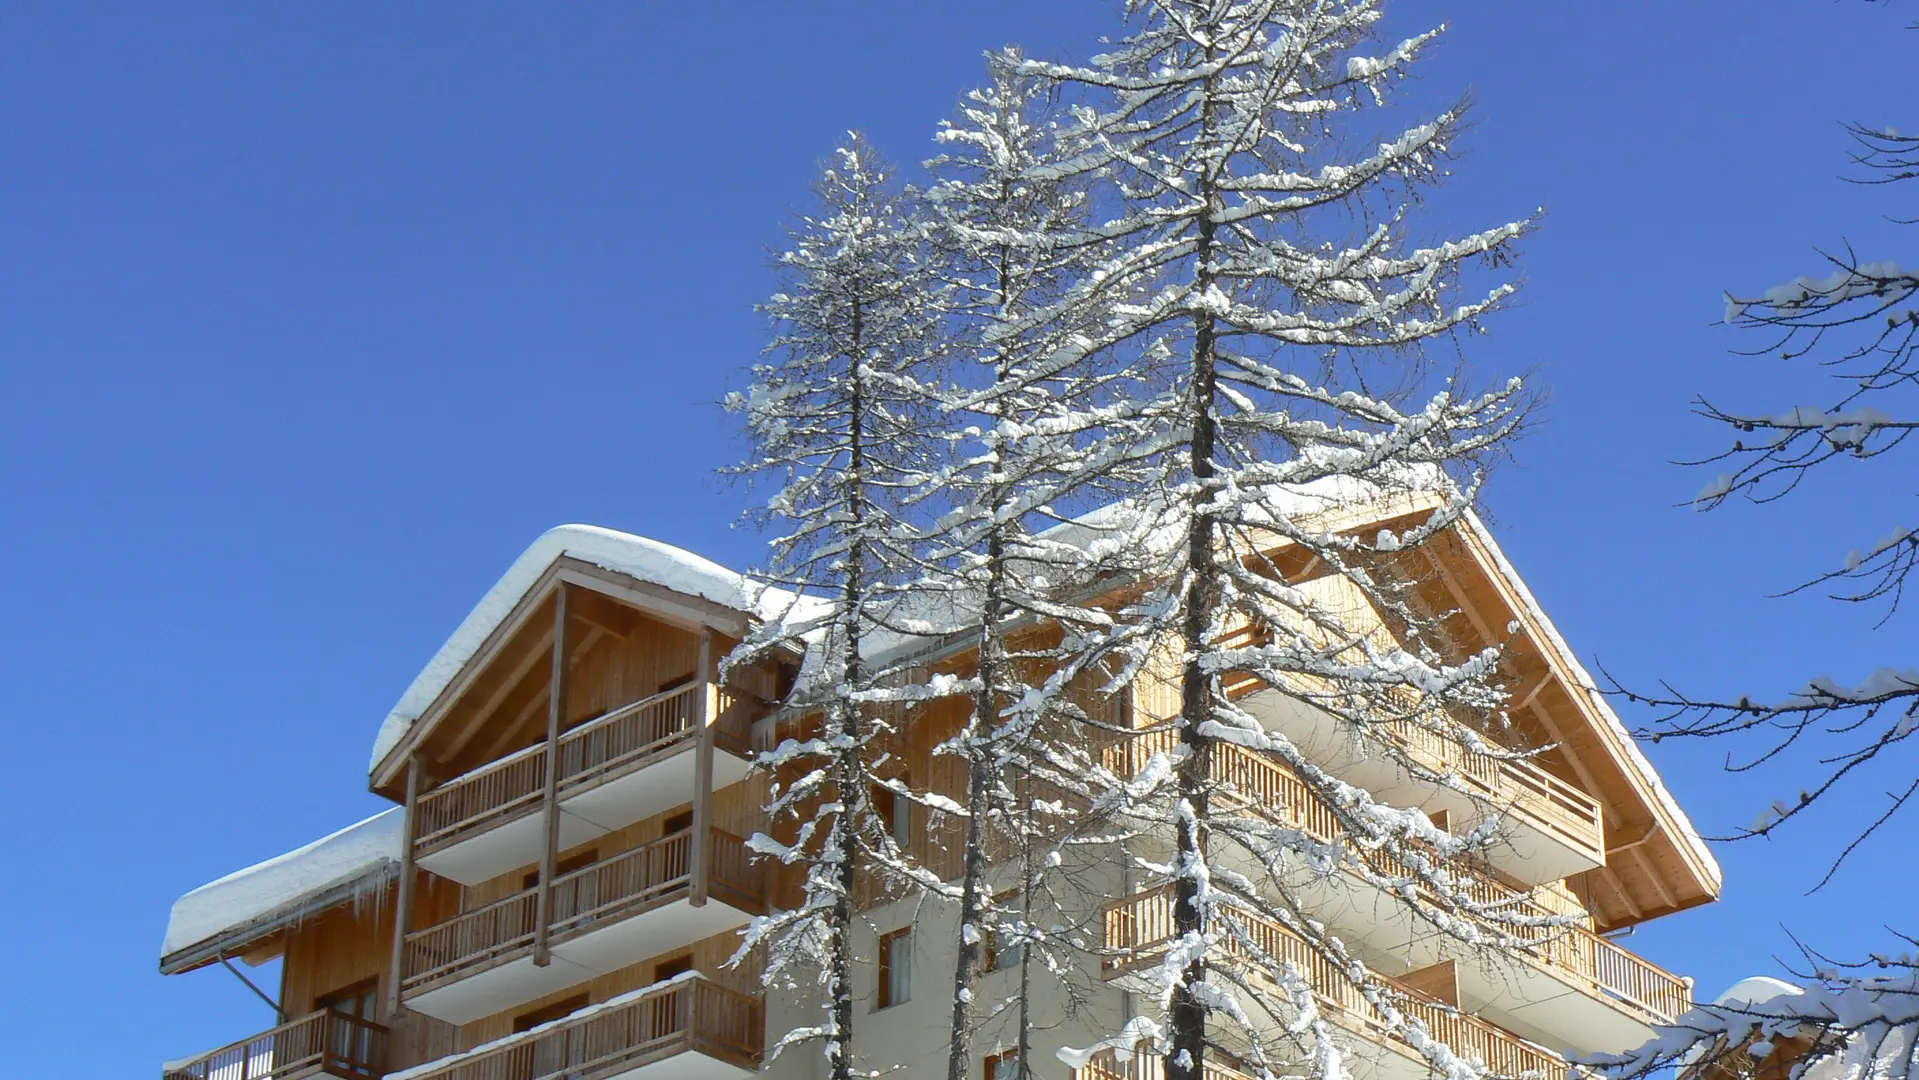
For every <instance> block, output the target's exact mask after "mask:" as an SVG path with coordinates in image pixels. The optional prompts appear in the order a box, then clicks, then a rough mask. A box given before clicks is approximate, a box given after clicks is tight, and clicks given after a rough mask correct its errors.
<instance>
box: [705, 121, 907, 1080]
mask: <svg viewBox="0 0 1919 1080" xmlns="http://www.w3.org/2000/svg"><path fill="white" fill-rule="evenodd" d="M815 189H816V192H817V195H818V207H817V209H816V210H815V211H814V212H813V213H812V214H811V215H809V216H807V217H805V218H804V219H802V221H801V222H800V223H799V225H798V226H797V227H795V228H794V229H793V230H792V245H791V248H790V249H789V250H788V251H786V252H785V253H784V254H783V255H781V256H780V257H779V259H778V263H777V267H778V273H779V275H780V277H781V285H780V288H779V290H778V291H777V292H775V293H774V294H773V295H772V296H771V297H770V298H769V299H768V300H767V301H766V303H765V304H764V305H763V309H764V311H765V313H766V314H767V316H768V317H769V318H770V319H771V321H772V323H773V326H774V328H775V336H774V338H773V340H772V342H771V344H770V345H769V346H768V348H767V350H766V351H767V355H768V356H769V358H770V359H769V360H768V361H767V362H765V363H762V364H759V365H757V366H755V367H754V368H753V369H752V382H751V386H750V387H749V389H747V390H746V391H744V392H742V393H736V394H733V395H730V396H729V397H728V399H727V407H728V409H729V410H730V411H733V412H734V413H736V414H738V415H739V416H740V417H741V418H742V420H743V426H744V429H745V434H746V436H747V438H748V441H749V443H750V445H751V456H750V458H749V459H748V460H747V461H746V462H744V463H743V464H742V465H740V466H737V467H736V468H735V469H734V470H733V472H735V473H736V474H739V475H744V476H748V477H751V478H757V479H759V480H761V481H762V482H764V483H766V484H768V485H769V486H770V487H771V489H772V490H771V493H770V495H769V496H768V497H767V499H766V501H765V504H764V508H763V510H762V511H760V512H759V513H758V514H757V515H756V516H759V517H761V518H762V519H764V520H765V521H767V522H769V523H770V524H771V525H772V526H773V527H774V528H775V529H776V533H777V534H776V536H775V537H774V539H773V540H772V541H771V551H772V556H771V565H770V566H769V567H768V568H767V573H766V576H767V578H768V579H769V580H771V581H773V582H776V583H778V584H781V585H784V586H786V587H789V588H792V589H794V590H795V591H796V593H797V594H799V595H800V596H802V597H803V599H801V600H800V601H797V602H795V603H794V604H792V605H791V606H790V607H789V608H788V610H787V611H786V612H784V615H783V617H780V618H773V619H769V620H767V621H766V622H765V623H764V625H763V626H762V627H761V628H760V629H758V630H757V631H756V632H754V633H753V634H752V635H750V636H749V638H748V640H747V641H745V642H744V643H742V645H741V646H740V648H739V649H738V650H736V651H735V653H734V655H733V656H732V657H730V658H729V662H730V663H737V662H740V660H741V659H743V658H746V657H751V656H755V655H760V654H762V653H764V652H765V651H766V650H768V649H771V648H774V647H778V646H780V645H790V644H794V643H797V644H798V645H799V647H800V648H802V649H803V650H804V652H805V656H806V662H805V666H804V667H803V668H802V670H801V672H800V675H799V678H798V680H797V681H796V683H795V687H794V689H793V691H792V694H791V695H790V697H789V699H788V700H787V701H786V702H784V703H783V704H784V706H785V707H786V708H787V710H788V711H789V713H790V714H791V715H799V716H805V715H809V714H810V715H814V716H817V717H818V718H819V721H818V727H817V730H812V731H810V733H808V734H806V735H805V737H801V738H788V739H785V740H783V741H782V742H781V743H780V744H779V745H778V746H777V747H776V748H774V749H773V750H771V751H768V752H767V753H765V754H763V755H761V758H760V761H759V763H758V767H759V768H760V769H761V770H762V771H763V772H765V773H767V774H769V775H770V776H771V778H772V785H771V801H770V803H769V805H768V807H767V811H768V814H769V818H770V820H771V821H772V823H773V825H774V827H775V828H776V829H779V828H784V829H786V830H787V833H785V834H782V835H781V836H780V837H779V838H776V837H774V836H772V835H768V834H765V833H762V834H760V835H756V836H755V837H753V838H752V839H751V840H750V841H749V844H750V846H751V847H753V848H754V849H755V850H757V851H759V852H761V853H762V854H765V855H769V856H772V857H774V858H776V859H778V860H779V861H780V862H781V863H783V864H785V865H788V866H798V867H801V868H803V870H804V899H803V900H802V901H801V902H800V904H799V905H798V906H797V907H794V908H792V909H790V910H784V911H778V912H775V913H774V914H772V915H769V916H765V917H762V918H759V919H756V920H755V921H754V922H753V923H752V924H750V925H749V927H748V929H747V932H746V934H745V936H744V939H743V944H742V945H741V947H740V951H739V953H738V955H739V956H742V957H743V956H745V955H746V953H747V952H748V951H749V950H754V949H762V950H764V953H763V955H764V956H765V958H766V963H765V968H764V976H763V978H764V980H765V983H766V985H768V986H769V987H780V988H781V989H785V990H788V991H789V992H790V991H791V990H793V989H796V988H798V987H799V986H800V980H802V979H806V978H813V979H816V980H817V990H818V992H819V994H820V995H821V999H822V1004H823V1006H824V1008H825V1012H826V1015H825V1017H824V1018H823V1021H822V1022H821V1023H820V1024H817V1025H803V1026H800V1027H797V1028H795V1029H794V1030H792V1031H788V1032H785V1033H784V1034H783V1035H782V1036H781V1037H780V1038H779V1039H778V1040H777V1041H776V1043H775V1045H774V1046H773V1048H772V1052H773V1053H774V1054H778V1053H779V1052H781V1051H782V1050H785V1049H787V1048H789V1047H791V1046H794V1045H797V1044H800V1043H815V1042H817V1043H820V1044H822V1045H823V1047H824V1052H825V1056H826V1060H827V1063H828V1075H829V1076H830V1077H831V1080H850V1078H851V1077H852V1076H853V1073H854V1065H853V1048H852V1045H851V1039H852V1035H853V1005H852V990H851V983H850V979H849V976H850V970H851V966H852V964H853V962H854V956H853V944H852V934H853V930H854V913H855V902H856V890H857V888H858V887H859V883H860V881H861V876H862V875H863V874H868V873H877V874H881V875H884V874H886V873H887V872H889V871H890V870H892V869H896V868H898V867H899V866H900V865H901V853H900V852H899V850H898V846H897V845H896V844H895V842H894V840H893V837H892V835H891V833H890V831H889V830H888V829H886V828H885V827H884V824H883V822H882V820H881V817H880V815H879V813H878V812H877V810H876V808H875V807H874V806H873V804H872V798H871V792H872V787H873V785H874V784H875V783H876V782H879V780H880V778H879V777H878V776H877V774H876V773H875V772H874V769H873V765H874V754H873V752H872V751H871V749H870V748H871V747H872V746H873V744H874V741H875V739H876V738H880V737H883V736H884V735H885V734H886V732H885V731H884V730H883V729H884V727H885V722H884V720H883V719H881V718H880V716H881V713H882V710H879V709H876V708H875V707H874V701H875V700H877V699H881V698H884V696H885V694H884V692H879V693H877V694H876V691H875V688H876V687H879V686H881V685H882V684H883V683H884V681H885V679H886V676H887V674H888V673H887V672H884V671H876V670H873V669H872V668H873V665H871V664H869V663H868V661H867V653H868V652H869V651H871V645H870V639H871V638H872V637H873V636H874V635H875V634H876V633H877V632H880V631H881V630H882V628H883V627H885V625H886V623H887V620H888V618H889V614H890V612H891V611H892V610H893V609H894V608H895V606H896V605H897V604H898V603H899V602H900V597H901V586H902V583H903V581H904V580H905V579H907V578H908V577H910V576H911V575H912V574H914V573H915V572H916V570H915V567H916V566H917V556H916V555H915V552H914V543H915V530H914V529H912V528H911V527H909V526H907V525H904V524H902V520H901V517H900V514H899V511H900V508H901V505H902V502H903V500H904V497H905V496H906V495H907V494H908V493H910V492H912V491H914V490H916V489H917V488H919V487H921V486H923V485H924V483H925V476H926V474H927V473H929V472H931V471H935V470H937V468H938V467H939V465H938V463H939V461H940V460H941V459H942V456H943V451H942V449H941V446H940V441H939V439H938V438H936V437H935V435H934V433H935V432H936V431H937V426H936V425H935V424H933V423H930V422H929V418H928V416H927V415H926V413H925V409H926V404H927V402H928V401H929V400H932V397H931V393H930V391H929V390H928V389H927V388H926V387H924V386H922V385H921V384H920V381H919V380H920V378H921V373H922V371H923V370H924V369H925V367H926V365H927V364H928V363H929V362H930V360H931V359H932V357H933V342H934V340H935V335H934V334H933V332H932V331H933V329H934V326H935V324H936V312H937V301H936V299H935V298H934V297H932V296H931V295H930V294H929V293H928V291H927V286H928V284H929V281H930V279H929V277H928V276H927V275H926V274H925V273H924V262H925V243H924V233H925V229H924V226H923V224H922V223H921V221H920V220H919V209H918V206H917V202H916V198H915V195H914V193H913V192H911V191H910V190H906V189H903V188H902V187H901V186H900V184H899V183H898V182H897V180H896V178H895V177H894V175H893V171H892V169H891V168H890V166H888V165H887V164H886V163H885V162H884V161H883V160H882V159H881V158H880V157H879V155H878V154H877V153H875V151H874V150H873V149H872V148H871V147H870V146H869V145H868V144H867V143H866V142H865V141H864V140H863V139H862V138H861V137H859V136H858V135H854V136H852V137H851V138H850V140H849V141H848V142H846V143H845V144H844V145H842V146H841V147H840V148H839V149H838V150H837V151H836V152H835V154H834V156H833V157H832V158H831V159H830V160H829V161H828V162H827V163H826V165H825V166H824V167H823V169H822V174H821V176H820V178H819V180H818V182H817V184H816V187H815Z"/></svg>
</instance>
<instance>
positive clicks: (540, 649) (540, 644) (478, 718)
mask: <svg viewBox="0 0 1919 1080" xmlns="http://www.w3.org/2000/svg"><path fill="white" fill-rule="evenodd" d="M552 656H553V630H552V628H551V627H548V628H546V629H543V630H541V631H540V636H539V637H537V638H535V639H534V641H533V646H532V648H529V649H528V650H527V651H526V655H525V656H522V657H520V658H519V659H518V660H517V661H515V662H514V664H513V667H512V669H511V670H510V671H508V672H507V673H506V676H505V677H504V678H502V679H501V680H500V684H499V685H498V686H496V687H494V689H493V692H492V693H491V694H488V695H487V699H486V700H485V701H483V702H481V703H480V707H479V708H478V709H475V710H474V711H473V719H472V720H471V721H470V722H468V724H467V725H466V729H465V730H464V731H462V732H461V733H460V734H459V736H458V737H457V738H455V739H454V740H453V741H452V742H451V743H449V744H448V745H447V748H446V750H445V751H443V752H442V754H441V756H442V757H443V758H446V759H452V758H456V757H458V756H459V755H460V753H461V752H462V751H464V750H465V749H466V745H467V743H468V742H470V741H472V739H473V737H474V736H475V735H478V734H479V733H480V732H482V731H485V730H486V729H487V727H488V725H487V721H488V720H489V719H491V718H492V716H493V714H494V712H495V711H496V710H498V709H499V707H500V706H501V705H502V704H503V703H505V701H506V699H507V698H508V697H510V696H512V694H513V692H514V691H515V690H517V689H519V686H520V683H521V682H522V681H524V680H525V679H526V677H527V676H528V675H531V674H532V673H533V671H534V669H535V668H538V667H539V666H540V662H541V661H542V660H546V661H549V662H550V661H551V659H552ZM501 659H505V658H504V657H502V658H501Z"/></svg>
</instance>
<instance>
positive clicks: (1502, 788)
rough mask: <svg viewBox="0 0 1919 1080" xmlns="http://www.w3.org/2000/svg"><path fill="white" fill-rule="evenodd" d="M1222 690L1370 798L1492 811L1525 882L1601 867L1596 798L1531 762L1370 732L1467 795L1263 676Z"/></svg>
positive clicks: (1426, 736)
mask: <svg viewBox="0 0 1919 1080" xmlns="http://www.w3.org/2000/svg"><path fill="white" fill-rule="evenodd" d="M1265 640H1266V639H1265V638H1264V637H1263V635H1261V634H1260V633H1259V632H1258V631H1257V630H1256V629H1255V628H1252V627H1242V628H1241V629H1240V630H1238V631H1236V632H1235V633H1233V634H1230V635H1228V636H1227V638H1226V639H1225V640H1224V641H1223V642H1222V644H1223V645H1225V646H1227V647H1234V648H1244V647H1250V646H1256V645H1259V644H1263V643H1264V642H1265ZM1227 692H1228V693H1229V694H1231V695H1232V696H1233V697H1235V698H1236V699H1239V704H1240V706H1241V707H1242V708H1245V709H1246V710H1247V711H1249V712H1251V713H1253V715H1255V716H1258V717H1259V718H1260V720H1261V722H1262V723H1264V724H1265V725H1266V726H1267V727H1268V728H1271V729H1274V730H1277V731H1280V732H1283V733H1284V734H1285V735H1286V736H1287V737H1288V738H1290V739H1292V740H1293V742H1294V743H1295V744H1296V745H1298V746H1299V747H1300V748H1301V749H1302V750H1304V751H1305V752H1306V753H1307V754H1308V755H1309V756H1311V757H1312V758H1313V759H1314V760H1315V761H1319V762H1321V763H1322V764H1325V765H1327V766H1328V767H1330V768H1332V769H1333V771H1334V772H1337V773H1338V774H1339V775H1341V776H1342V777H1345V778H1346V779H1348V780H1351V781H1352V782H1353V783H1356V784H1358V785H1360V786H1361V787H1364V788H1365V789H1367V790H1368V791H1370V792H1372V793H1373V795H1374V796H1375V797H1376V798H1379V799H1382V800H1384V801H1386V802H1391V803H1394V804H1395V805H1401V806H1434V807H1438V808H1444V809H1447V810H1449V811H1450V812H1452V814H1453V815H1454V820H1456V821H1461V822H1464V823H1472V822H1475V821H1477V820H1478V819H1479V818H1481V817H1483V816H1484V814H1485V810H1486V807H1487V806H1488V805H1490V806H1492V807H1496V808H1497V809H1498V811H1499V813H1500V814H1502V815H1504V816H1505V817H1506V819H1507V821H1508V823H1509V824H1510V825H1511V826H1512V827H1511V828H1510V829H1509V833H1510V840H1511V845H1510V847H1511V851H1510V852H1509V853H1508V861H1509V862H1510V865H1501V866H1500V869H1502V870H1505V871H1507V872H1508V873H1512V874H1513V875H1514V876H1515V877H1516V878H1518V879H1519V880H1521V881H1525V882H1526V883H1528V884H1538V883H1539V882H1542V881H1557V880H1559V879H1562V878H1567V877H1571V876H1572V875H1573V874H1577V873H1580V872H1582V871H1585V870H1591V869H1593V868H1594V867H1598V866H1603V865H1605V862H1606V839H1605V819H1604V816H1603V814H1602V812H1601V809H1600V806H1599V800H1597V799H1595V798H1593V797H1592V796H1591V795H1588V794H1587V793H1586V792H1584V791H1581V790H1580V789H1579V788H1577V787H1574V786H1573V785H1571V784H1568V783H1567V782H1565V781H1564V780H1561V779H1559V778H1558V777H1556V776H1554V775H1552V774H1551V773H1549V772H1547V771H1546V770H1545V769H1542V768H1540V767H1539V766H1538V765H1536V764H1534V763H1533V762H1531V761H1527V760H1524V759H1514V758H1503V757H1496V756H1493V755H1490V754H1482V753H1475V752H1473V751H1470V750H1468V749H1467V748H1466V747H1465V745H1464V744H1462V743H1461V742H1460V741H1459V740H1457V739H1455V738H1452V737H1450V736H1448V735H1446V734H1442V733H1440V732H1436V731H1431V730H1429V729H1427V728H1424V727H1420V726H1419V725H1417V724H1412V723H1409V722H1405V721H1398V722H1394V723H1390V724H1381V725H1378V726H1377V727H1375V728H1373V729H1370V730H1369V731H1368V733H1367V734H1368V735H1369V736H1371V737H1373V738H1376V739H1379V740H1381V741H1384V742H1387V743H1389V744H1391V745H1392V746H1393V747H1394V748H1395V749H1397V750H1398V751H1400V752H1401V753H1403V754H1404V755H1405V757H1406V758H1407V759H1408V760H1410V761H1412V762H1415V763H1416V764H1417V765H1419V766H1420V767H1421V768H1423V769H1426V770H1430V771H1431V772H1433V773H1437V774H1440V775H1450V776H1453V777H1457V778H1458V780H1459V781H1460V782H1461V783H1462V784H1463V785H1464V786H1465V787H1466V788H1468V789H1470V791H1471V793H1472V794H1471V795H1464V794H1461V793H1460V792H1458V791H1454V790H1452V789H1450V788H1447V787H1445V786H1443V785H1438V784H1434V783H1432V782H1430V781H1425V780H1421V779H1419V778H1416V777H1413V776H1411V775H1409V773H1408V771H1407V770H1406V768H1405V767H1404V766H1403V765H1401V764H1400V763H1399V762H1397V761H1394V760H1392V758H1391V757H1390V755H1387V754H1383V753H1380V752H1379V751H1378V750H1374V751H1372V752H1370V753H1367V752H1361V751H1359V750H1358V748H1356V747H1355V746H1354V744H1353V740H1352V729H1351V727H1350V726H1349V725H1347V724H1346V723H1344V722H1342V721H1340V720H1338V719H1336V718H1334V717H1333V716H1332V715H1331V714H1329V713H1327V712H1325V711H1324V710H1322V709H1319V708H1317V707H1315V706H1313V705H1311V704H1309V703H1307V702H1306V701H1304V700H1302V699H1299V698H1295V697H1290V696H1288V695H1286V694H1283V693H1281V692H1279V691H1277V690H1273V689H1272V688H1270V687H1268V686H1267V685H1266V684H1265V683H1263V682H1259V681H1258V680H1255V679H1251V678H1250V677H1245V676H1242V677H1240V678H1239V679H1238V680H1237V681H1235V680H1232V679H1229V680H1228V681H1227ZM1495 861H1496V862H1497V861H1499V860H1498V858H1497V856H1495Z"/></svg>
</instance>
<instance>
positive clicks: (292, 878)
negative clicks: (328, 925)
mask: <svg viewBox="0 0 1919 1080" xmlns="http://www.w3.org/2000/svg"><path fill="white" fill-rule="evenodd" d="M403 818H404V814H403V813H402V808H400V807H397V806H396V807H393V808H392V809H389V810H383V811H381V812H380V813H378V814H375V815H373V816H372V817H370V818H367V819H366V820H365V821H362V822H359V823H358V824H355V825H349V826H347V827H346V828H344V829H341V830H340V831H339V832H336V833H334V834H332V835H331V836H326V837H322V838H321V839H319V840H315V841H314V842H312V843H311V844H308V845H306V846H305V847H301V848H296V849H294V850H293V851H289V852H287V853H286V854H284V855H279V856H276V857H274V858H271V859H268V860H267V861H265V862H263V863H256V864H254V865H253V866H249V867H247V868H246V869H244V870H238V871H235V872H234V873H231V874H228V875H227V876H226V877H223V878H221V879H220V880H218V881H214V882H209V883H208V884H205V885H202V886H200V887H199V888H197V889H195V890H193V891H192V892H190V893H188V894H186V895H185V896H182V897H181V898H180V899H178V900H175V901H174V902H173V913H172V915H171V916H169V917H168V919H167V933H166V938H165V939H164V940H163V941H161V943H160V963H161V966H162V969H163V970H166V969H169V968H172V969H175V970H178V969H183V968H185V967H189V966H192V965H194V964H197V963H200V962H203V961H204V960H211V959H215V958H216V956H215V955H213V954H214V953H218V952H221V951H224V950H222V949H221V948H220V946H222V945H225V946H226V947H227V948H238V947H240V946H243V945H244V944H245V943H246V942H247V941H250V940H253V939H255V938H257V937H260V936H262V935H265V934H268V933H271V932H273V931H275V930H277V929H279V928H281V927H282V926H284V925H287V924H290V923H292V922H296V921H298V920H299V919H301V918H303V917H305V916H307V915H309V914H313V913H314V912H315V911H316V910H317V909H318V907H321V906H331V904H333V903H338V902H341V901H344V900H347V899H351V898H352V897H354V896H356V895H360V894H361V893H362V892H363V891H364V890H366V889H368V888H377V887H379V886H380V885H381V884H382V883H384V882H385V880H386V879H387V878H388V877H389V876H397V874H398V872H399V866H400V830H401V822H402V820H403ZM202 952H207V953H209V954H208V955H206V956H200V955H198V954H199V953H202ZM183 953H191V954H192V955H186V956H182V955H181V954H183Z"/></svg>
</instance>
